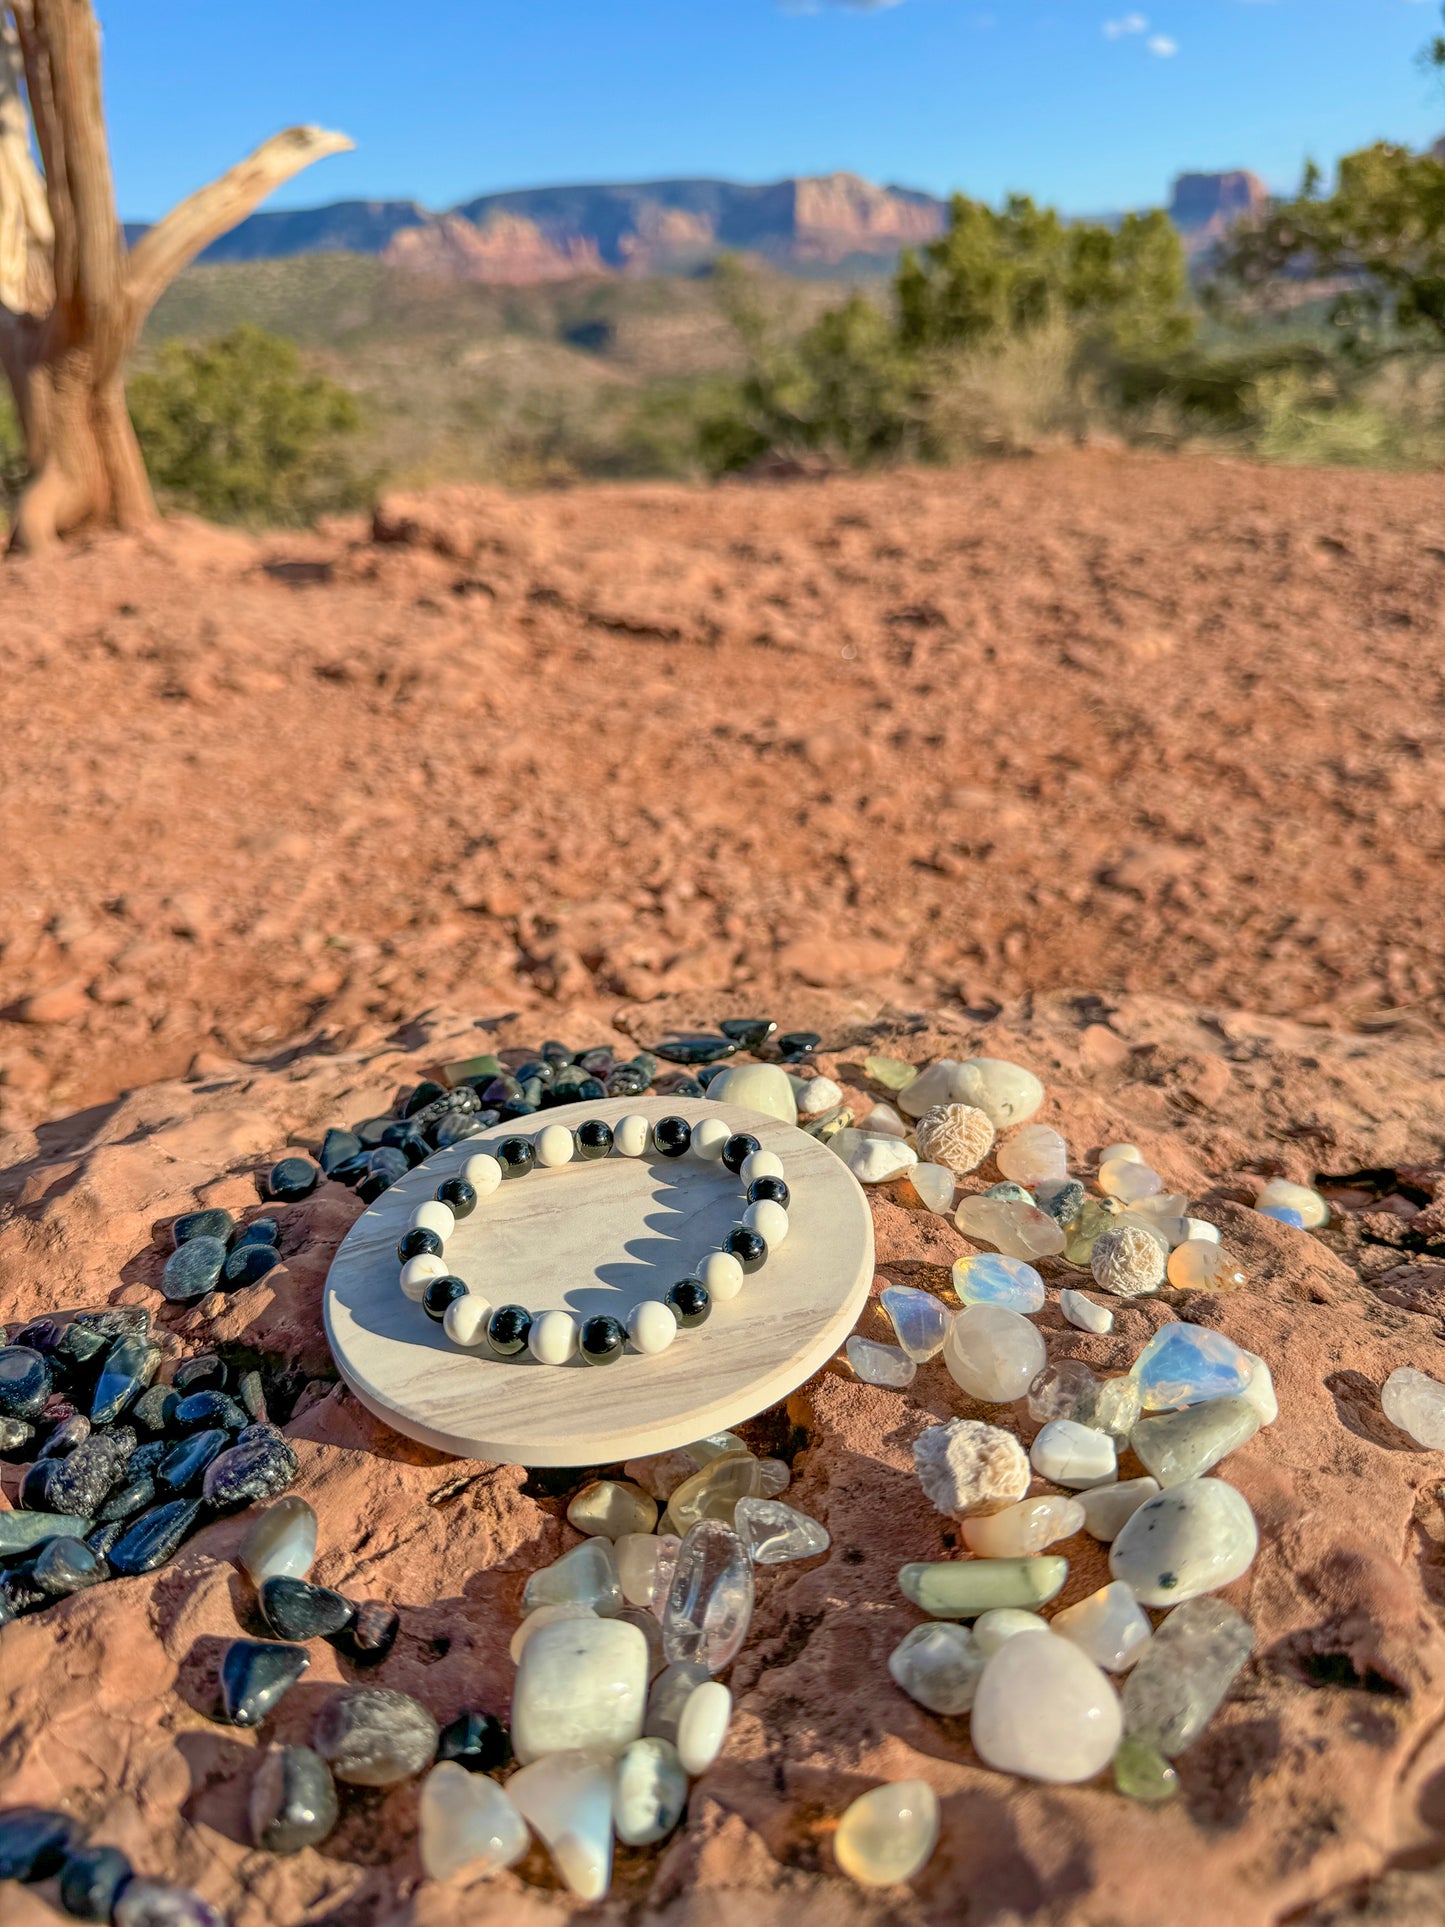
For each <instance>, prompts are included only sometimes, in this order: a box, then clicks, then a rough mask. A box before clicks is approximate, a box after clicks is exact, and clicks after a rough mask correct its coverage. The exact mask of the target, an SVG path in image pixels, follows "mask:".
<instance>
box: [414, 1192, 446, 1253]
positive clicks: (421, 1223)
mask: <svg viewBox="0 0 1445 1927" xmlns="http://www.w3.org/2000/svg"><path fill="white" fill-rule="evenodd" d="M407 1224H408V1226H409V1227H410V1228H411V1229H412V1230H415V1231H434V1232H435V1233H436V1234H437V1236H438V1237H439V1238H440V1239H441V1240H442V1242H443V1243H445V1242H446V1240H447V1239H448V1238H450V1236H451V1235H452V1233H453V1232H454V1231H455V1230H456V1228H457V1220H456V1214H455V1212H454V1211H453V1210H452V1208H451V1206H450V1205H449V1204H443V1203H442V1201H441V1199H440V1198H426V1199H424V1200H423V1202H422V1203H421V1204H419V1205H418V1206H417V1208H416V1210H415V1211H413V1212H412V1214H411V1216H410V1218H408V1220H407Z"/></svg>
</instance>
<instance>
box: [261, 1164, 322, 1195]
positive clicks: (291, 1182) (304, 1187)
mask: <svg viewBox="0 0 1445 1927" xmlns="http://www.w3.org/2000/svg"><path fill="white" fill-rule="evenodd" d="M320 1182H321V1169H320V1166H319V1165H315V1164H313V1163H312V1162H311V1160H310V1158H282V1159H281V1160H280V1162H279V1163H277V1164H273V1165H272V1166H271V1169H270V1171H269V1172H268V1173H267V1177H266V1196H267V1197H268V1198H277V1199H279V1200H280V1201H281V1202H282V1203H283V1204H294V1203H296V1202H297V1201H298V1200H300V1199H301V1198H309V1197H310V1196H311V1193H312V1192H313V1191H314V1190H315V1189H316V1187H317V1185H318V1184H320Z"/></svg>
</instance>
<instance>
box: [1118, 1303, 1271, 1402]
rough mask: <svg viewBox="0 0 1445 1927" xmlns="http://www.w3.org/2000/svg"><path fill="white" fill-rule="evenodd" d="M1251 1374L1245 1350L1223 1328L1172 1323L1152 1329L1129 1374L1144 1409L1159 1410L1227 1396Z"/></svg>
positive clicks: (1243, 1386) (1239, 1388)
mask: <svg viewBox="0 0 1445 1927" xmlns="http://www.w3.org/2000/svg"><path fill="white" fill-rule="evenodd" d="M1252 1373H1253V1367H1252V1366H1251V1364H1250V1362H1249V1356H1248V1354H1247V1353H1246V1352H1243V1351H1241V1350H1240V1348H1239V1346H1238V1345H1236V1344H1235V1342H1234V1340H1233V1339H1232V1338H1226V1337H1225V1335H1224V1333H1223V1332H1217V1331H1211V1330H1210V1329H1209V1327H1208V1326H1207V1325H1184V1324H1172V1325H1162V1326H1161V1327H1160V1328H1159V1330H1158V1331H1157V1332H1155V1334H1154V1336H1153V1337H1152V1338H1151V1339H1150V1340H1149V1343H1148V1344H1147V1345H1146V1346H1145V1347H1144V1349H1143V1351H1142V1352H1140V1354H1139V1356H1138V1357H1137V1358H1136V1359H1135V1361H1134V1369H1133V1371H1132V1372H1131V1373H1130V1376H1131V1377H1132V1379H1133V1380H1134V1383H1135V1384H1136V1385H1137V1386H1138V1388H1139V1401H1140V1404H1141V1405H1142V1406H1143V1408H1144V1410H1145V1411H1149V1412H1160V1411H1168V1410H1170V1409H1171V1408H1172V1407H1174V1406H1178V1405H1203V1404H1205V1403H1206V1402H1207V1401H1208V1400H1210V1399H1215V1398H1228V1397H1229V1396H1230V1395H1231V1394H1233V1393H1235V1392H1242V1391H1243V1390H1244V1389H1245V1387H1246V1386H1247V1385H1248V1384H1249V1381H1250V1377H1251V1375H1252Z"/></svg>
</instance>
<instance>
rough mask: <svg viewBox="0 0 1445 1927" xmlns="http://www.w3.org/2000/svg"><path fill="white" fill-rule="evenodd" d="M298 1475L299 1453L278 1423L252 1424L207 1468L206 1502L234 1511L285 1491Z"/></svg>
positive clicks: (218, 1507)
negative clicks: (297, 1459)
mask: <svg viewBox="0 0 1445 1927" xmlns="http://www.w3.org/2000/svg"><path fill="white" fill-rule="evenodd" d="M295 1477H296V1454H295V1453H294V1452H293V1451H292V1449H291V1446H290V1444H289V1443H288V1441H287V1439H286V1437H285V1435H284V1434H283V1433H281V1432H278V1431H277V1429H276V1427H275V1426H274V1425H248V1426H247V1427H246V1429H245V1431H244V1432H241V1433H239V1434H238V1435H237V1438H236V1443H235V1444H234V1445H233V1446H231V1447H230V1448H229V1450H227V1451H225V1452H222V1453H221V1455H220V1457H219V1458H216V1459H213V1460H212V1461H211V1463H210V1464H209V1465H208V1466H207V1467H206V1477H205V1483H204V1486H203V1488H202V1489H203V1491H204V1493H205V1497H206V1502H207V1504H208V1505H211V1506H214V1507H215V1509H216V1510H217V1511H218V1512H230V1511H233V1510H234V1509H235V1508H236V1507H238V1506H243V1505H250V1504H252V1503H253V1502H254V1501H255V1500H257V1499H269V1498H272V1497H274V1495H275V1494H276V1493H278V1492H283V1491H284V1490H285V1489H286V1487H287V1486H288V1485H290V1483H291V1481H292V1480H293V1479H294V1478H295Z"/></svg>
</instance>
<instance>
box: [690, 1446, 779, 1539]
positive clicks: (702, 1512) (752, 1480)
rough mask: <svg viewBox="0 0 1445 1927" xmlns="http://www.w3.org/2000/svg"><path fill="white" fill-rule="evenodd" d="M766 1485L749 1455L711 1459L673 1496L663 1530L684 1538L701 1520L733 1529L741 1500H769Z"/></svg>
mask: <svg viewBox="0 0 1445 1927" xmlns="http://www.w3.org/2000/svg"><path fill="white" fill-rule="evenodd" d="M766 1485H767V1479H766V1475H765V1474H764V1472H763V1470H762V1462H761V1460H759V1459H755V1458H754V1457H753V1455H752V1453H751V1452H747V1451H742V1452H725V1453H724V1454H723V1455H722V1457H721V1458H716V1459H710V1460H709V1461H708V1463H707V1464H706V1465H704V1466H703V1467H702V1469H701V1471H699V1472H695V1473H694V1474H693V1476H692V1477H691V1478H690V1479H685V1480H684V1481H683V1483H682V1484H681V1485H680V1486H679V1487H678V1488H677V1490H676V1491H675V1492H674V1493H673V1495H672V1497H671V1498H670V1499H669V1500H668V1502H667V1511H666V1513H665V1514H664V1515H663V1527H664V1530H666V1531H668V1532H672V1533H676V1534H677V1536H678V1537H679V1538H682V1537H683V1536H684V1535H685V1534H686V1533H687V1531H688V1529H689V1528H690V1527H691V1526H694V1525H696V1524H697V1522H698V1521H699V1520H700V1519H718V1520H721V1521H722V1523H723V1524H724V1525H731V1523H732V1517H733V1513H734V1512H735V1510H736V1509H737V1503H738V1500H739V1499H761V1498H767V1497H770V1496H771V1495H770V1494H769V1493H768V1492H767V1490H766Z"/></svg>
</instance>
